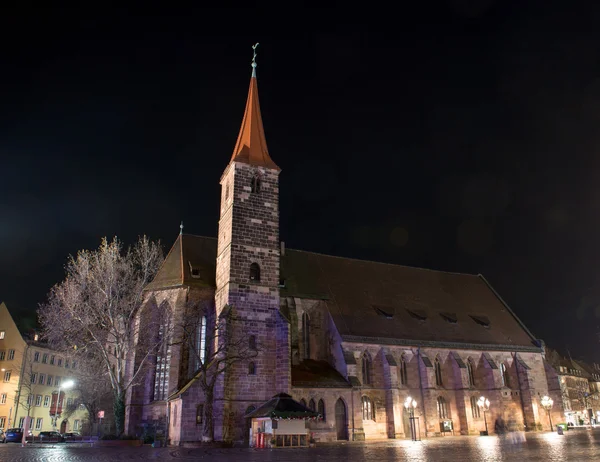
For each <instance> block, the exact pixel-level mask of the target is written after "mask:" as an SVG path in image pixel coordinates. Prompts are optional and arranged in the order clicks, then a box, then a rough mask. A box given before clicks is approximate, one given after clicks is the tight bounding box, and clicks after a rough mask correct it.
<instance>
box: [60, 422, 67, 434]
mask: <svg viewBox="0 0 600 462" xmlns="http://www.w3.org/2000/svg"><path fill="white" fill-rule="evenodd" d="M68 422H69V421H68V420H67V419H65V420H63V421H62V423H61V424H60V432H61V433H66V432H67V423H68Z"/></svg>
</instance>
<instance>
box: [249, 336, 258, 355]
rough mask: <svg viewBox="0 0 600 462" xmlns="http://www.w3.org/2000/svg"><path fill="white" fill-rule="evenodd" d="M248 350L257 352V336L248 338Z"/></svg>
mask: <svg viewBox="0 0 600 462" xmlns="http://www.w3.org/2000/svg"><path fill="white" fill-rule="evenodd" d="M248 348H250V349H251V350H253V351H255V350H256V335H251V336H250V337H249V338H248Z"/></svg>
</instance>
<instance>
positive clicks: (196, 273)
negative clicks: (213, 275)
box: [188, 261, 200, 279]
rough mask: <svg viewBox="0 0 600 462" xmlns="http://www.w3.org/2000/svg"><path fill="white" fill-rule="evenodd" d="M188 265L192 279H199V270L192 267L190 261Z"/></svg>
mask: <svg viewBox="0 0 600 462" xmlns="http://www.w3.org/2000/svg"><path fill="white" fill-rule="evenodd" d="M188 265H190V275H191V276H192V277H193V278H194V279H200V268H199V267H197V266H195V265H192V262H191V261H188Z"/></svg>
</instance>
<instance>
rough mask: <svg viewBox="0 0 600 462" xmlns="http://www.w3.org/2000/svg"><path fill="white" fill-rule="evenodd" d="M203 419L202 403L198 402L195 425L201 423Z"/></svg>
mask: <svg viewBox="0 0 600 462" xmlns="http://www.w3.org/2000/svg"><path fill="white" fill-rule="evenodd" d="M203 421H204V404H198V406H197V407H196V425H202V422H203Z"/></svg>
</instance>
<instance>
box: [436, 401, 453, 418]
mask: <svg viewBox="0 0 600 462" xmlns="http://www.w3.org/2000/svg"><path fill="white" fill-rule="evenodd" d="M437 408H438V416H439V418H440V419H448V418H450V412H448V403H447V402H446V400H445V399H444V397H443V396H440V397H439V398H438V399H437Z"/></svg>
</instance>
